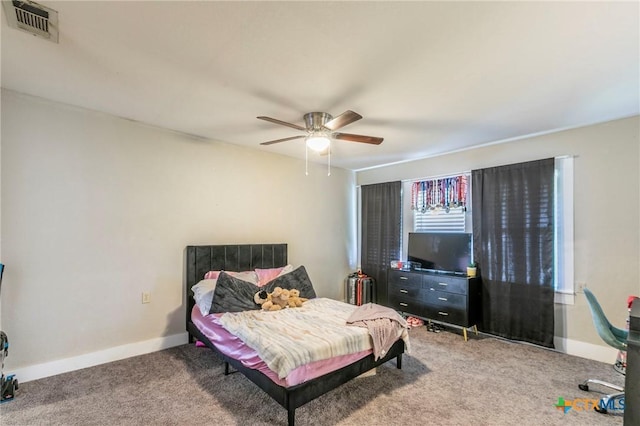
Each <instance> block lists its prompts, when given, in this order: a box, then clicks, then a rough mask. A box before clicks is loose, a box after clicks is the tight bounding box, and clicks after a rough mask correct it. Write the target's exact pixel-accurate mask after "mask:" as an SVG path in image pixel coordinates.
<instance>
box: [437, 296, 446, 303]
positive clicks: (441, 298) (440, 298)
mask: <svg viewBox="0 0 640 426" xmlns="http://www.w3.org/2000/svg"><path fill="white" fill-rule="evenodd" d="M438 300H443V301H445V302H446V301H447V298H446V297H438Z"/></svg>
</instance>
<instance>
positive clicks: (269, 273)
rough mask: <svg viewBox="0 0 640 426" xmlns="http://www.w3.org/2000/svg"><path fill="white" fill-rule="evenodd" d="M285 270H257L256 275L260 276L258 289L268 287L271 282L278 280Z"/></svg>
mask: <svg viewBox="0 0 640 426" xmlns="http://www.w3.org/2000/svg"><path fill="white" fill-rule="evenodd" d="M283 269H284V266H283V267H282V268H271V269H257V268H256V274H257V275H258V287H262V286H264V285H266V284H267V283H268V282H269V281H271V280H273V279H274V278H276V277H277V276H278V275H280V272H282V270H283Z"/></svg>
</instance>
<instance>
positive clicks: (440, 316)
mask: <svg viewBox="0 0 640 426" xmlns="http://www.w3.org/2000/svg"><path fill="white" fill-rule="evenodd" d="M422 312H423V315H424V316H425V317H427V318H431V319H434V320H436V321H442V322H446V323H449V324H455V325H460V326H463V327H469V326H470V325H471V324H469V317H468V315H467V311H465V310H464V309H457V308H452V307H450V306H425V307H424V308H423V311H422Z"/></svg>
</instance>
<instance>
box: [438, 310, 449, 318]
mask: <svg viewBox="0 0 640 426" xmlns="http://www.w3.org/2000/svg"><path fill="white" fill-rule="evenodd" d="M438 315H444V316H445V317H446V316H447V315H449V314H448V313H446V312H440V311H438Z"/></svg>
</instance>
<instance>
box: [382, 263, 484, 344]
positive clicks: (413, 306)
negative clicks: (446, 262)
mask: <svg viewBox="0 0 640 426" xmlns="http://www.w3.org/2000/svg"><path fill="white" fill-rule="evenodd" d="M388 297H389V306H390V307H392V308H393V309H396V310H398V311H401V312H403V313H407V314H411V315H414V316H417V317H421V318H425V319H427V320H434V321H438V322H443V323H447V324H453V325H457V326H460V327H462V330H463V334H464V338H465V340H467V328H469V327H473V328H474V330H475V331H476V332H477V327H476V326H477V324H478V323H479V322H480V321H481V315H482V310H481V306H482V290H481V284H480V279H479V278H467V277H466V276H461V275H446V274H438V273H434V272H425V271H403V270H398V269H390V270H389V275H388Z"/></svg>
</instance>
